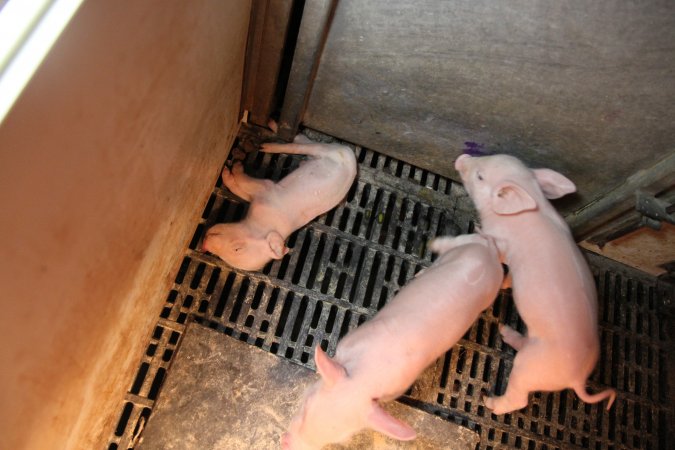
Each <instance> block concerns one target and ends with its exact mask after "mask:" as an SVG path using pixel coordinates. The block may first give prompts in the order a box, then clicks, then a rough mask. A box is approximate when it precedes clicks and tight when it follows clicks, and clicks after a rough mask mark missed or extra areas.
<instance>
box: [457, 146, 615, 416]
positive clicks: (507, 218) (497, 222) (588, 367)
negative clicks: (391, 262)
mask: <svg viewBox="0 0 675 450" xmlns="http://www.w3.org/2000/svg"><path fill="white" fill-rule="evenodd" d="M455 168H456V169H457V171H458V172H459V173H460V176H461V177H462V181H463V182H464V186H465V187H466V190H467V191H468V193H469V195H470V196H471V198H472V200H473V202H474V203H475V205H476V208H477V209H478V212H479V214H480V218H481V227H482V229H483V232H484V233H485V234H487V235H489V236H492V237H493V238H494V239H495V242H496V244H497V247H498V248H499V252H500V255H501V257H502V260H503V261H504V262H505V263H506V264H507V265H508V266H509V269H510V276H511V286H512V288H513V298H514V301H515V304H516V308H517V309H518V312H519V313H520V316H521V317H522V319H523V321H524V322H525V324H526V325H527V336H522V335H521V334H520V333H518V332H517V331H515V330H513V329H512V328H510V327H508V326H506V325H502V326H500V332H501V334H502V338H503V340H504V342H506V343H507V344H509V345H510V346H512V347H513V348H514V349H516V350H517V351H518V353H517V355H516V357H515V360H514V363H513V369H512V370H511V374H510V376H509V382H508V386H507V388H506V392H505V393H504V395H502V396H499V397H489V398H486V399H485V405H486V406H487V407H488V408H490V409H492V411H493V413H495V414H503V413H507V412H510V411H514V410H517V409H520V408H523V407H525V406H526V405H527V401H528V393H529V392H533V391H558V390H562V389H566V388H572V389H574V391H575V392H576V394H577V395H578V396H579V398H581V399H582V400H583V401H585V402H587V403H594V402H599V401H601V400H604V399H606V398H609V402H608V404H607V408H608V409H609V408H610V407H611V405H612V402H613V401H614V398H615V397H616V393H615V391H614V390H613V389H607V390H604V391H602V392H600V393H597V394H595V395H590V394H588V393H587V392H586V380H587V379H588V377H589V375H590V374H591V372H592V371H593V368H594V367H595V364H596V362H597V360H598V356H599V347H600V346H599V340H598V324H597V322H598V312H597V309H598V307H597V299H596V287H595V283H594V281H593V277H592V275H591V272H590V270H589V268H588V265H587V263H586V261H585V260H584V257H583V255H582V254H581V252H580V251H579V248H578V247H577V245H576V243H575V242H574V239H573V238H572V234H571V233H570V231H569V227H568V226H567V224H566V223H565V221H564V220H563V218H562V217H561V216H560V215H559V214H558V213H557V212H556V211H555V209H554V208H553V206H552V205H551V204H550V203H549V202H548V200H546V199H547V198H558V197H561V196H563V195H565V194H568V193H571V192H574V191H575V190H576V187H575V186H574V184H573V183H572V182H571V181H570V180H568V179H567V178H565V177H564V176H563V175H561V174H559V173H557V172H554V171H553V170H550V169H534V170H530V169H528V168H527V167H526V166H525V165H524V164H523V163H522V162H520V161H519V160H518V159H517V158H514V157H512V156H508V155H492V156H483V157H471V156H469V155H461V156H460V157H459V158H458V159H457V161H456V162H455Z"/></svg>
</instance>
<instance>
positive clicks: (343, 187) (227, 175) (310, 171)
mask: <svg viewBox="0 0 675 450" xmlns="http://www.w3.org/2000/svg"><path fill="white" fill-rule="evenodd" d="M262 151H264V152H267V153H289V154H302V155H308V156H309V159H307V160H305V161H303V162H302V163H301V164H300V167H298V168H297V169H296V170H294V171H293V172H291V173H290V174H288V175H287V176H286V177H284V178H283V179H282V180H281V181H279V182H278V183H275V182H273V181H271V180H263V179H256V178H252V177H249V176H248V175H246V174H245V173H244V168H243V166H242V164H241V162H237V163H236V164H235V165H234V166H233V167H232V171H230V170H229V169H228V168H227V167H225V168H224V169H223V173H222V178H223V183H224V184H225V186H226V187H227V188H228V189H229V190H230V191H231V192H232V193H234V194H235V195H237V196H238V197H241V198H242V199H243V200H245V201H248V202H250V206H249V209H248V212H247V214H246V217H245V218H244V220H242V221H240V222H236V223H221V224H217V225H214V226H213V227H211V228H209V230H208V231H207V232H206V236H205V238H204V241H203V243H202V250H203V251H208V252H211V253H213V254H215V255H217V256H218V257H220V258H221V259H222V260H223V261H225V262H226V263H227V264H229V265H230V266H232V267H236V268H239V269H243V270H257V269H260V268H262V267H263V266H264V265H265V264H266V263H268V262H269V261H270V260H272V259H280V258H282V257H283V256H284V255H285V254H286V253H287V252H288V249H287V248H286V245H285V241H286V238H288V236H289V235H290V234H291V233H293V232H294V231H295V230H297V229H298V228H300V227H302V226H304V225H306V224H307V223H308V222H310V221H311V220H312V219H314V218H315V217H317V216H319V215H321V214H323V213H325V212H326V211H328V210H330V209H332V208H333V207H335V206H336V205H337V204H338V203H340V202H341V201H342V200H343V199H344V198H345V196H346V195H347V192H348V191H349V188H350V187H351V185H352V183H353V182H354V178H355V177H356V157H355V156H354V152H353V151H352V150H351V149H350V148H349V147H347V146H344V145H339V144H321V143H316V142H312V141H311V140H309V139H308V138H306V137H305V136H303V135H298V136H296V138H295V140H294V142H293V143H292V144H273V143H267V144H263V146H262Z"/></svg>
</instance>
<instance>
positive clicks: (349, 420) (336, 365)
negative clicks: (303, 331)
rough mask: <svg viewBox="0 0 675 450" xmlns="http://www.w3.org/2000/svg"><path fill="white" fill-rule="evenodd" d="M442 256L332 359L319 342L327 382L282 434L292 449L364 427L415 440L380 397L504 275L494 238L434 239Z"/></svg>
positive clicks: (430, 354) (455, 336)
mask: <svg viewBox="0 0 675 450" xmlns="http://www.w3.org/2000/svg"><path fill="white" fill-rule="evenodd" d="M431 249H432V250H433V251H434V252H437V253H441V256H440V257H439V258H438V259H437V260H436V261H435V262H434V264H432V265H431V266H430V267H429V268H427V269H425V270H424V271H423V272H422V273H419V274H418V275H417V276H416V277H415V278H414V279H413V280H412V281H411V282H410V283H408V284H407V285H406V286H405V287H403V288H402V289H401V290H400V292H399V293H398V294H397V295H396V296H395V297H394V298H393V299H392V300H391V301H390V302H389V303H388V304H387V305H386V306H385V307H384V308H382V310H380V311H379V312H378V313H377V314H376V315H375V317H374V318H373V319H372V320H370V321H368V322H366V323H365V324H363V325H362V326H360V327H358V328H357V329H355V330H354V331H352V332H350V333H349V334H347V336H345V337H344V339H342V340H341V341H340V342H339V343H338V346H337V350H336V353H335V357H334V358H333V359H331V358H329V357H328V356H327V355H326V353H324V352H323V351H322V350H321V347H316V351H315V353H314V360H315V362H316V367H317V371H318V372H319V374H320V375H321V379H320V380H319V381H317V382H316V384H315V385H313V386H312V387H310V388H309V389H308V390H307V393H306V394H305V399H304V403H303V406H302V410H301V411H300V412H299V413H298V414H297V415H296V417H295V418H294V419H293V420H292V422H291V425H290V428H289V431H288V432H287V433H286V434H284V435H283V437H282V447H283V449H285V450H290V449H293V450H299V449H300V450H308V449H319V448H321V447H322V446H324V445H326V444H329V443H334V442H342V441H344V440H346V439H348V438H349V437H350V436H351V435H353V434H354V433H356V432H358V431H359V430H361V429H364V428H372V429H374V430H376V431H379V432H381V433H384V434H386V435H388V436H390V437H392V438H395V439H399V440H411V439H414V438H415V436H416V434H415V430H413V429H412V428H411V427H410V426H409V425H407V424H405V423H403V422H401V421H399V420H397V419H395V418H394V417H392V416H390V415H389V414H387V413H386V412H385V411H384V409H383V408H382V407H381V406H380V404H379V402H388V401H391V400H394V399H395V398H397V397H399V396H400V395H402V394H403V393H404V392H405V391H406V389H408V387H410V385H411V384H412V383H413V382H414V381H415V379H416V378H417V377H418V376H419V374H420V373H421V372H422V371H423V370H424V369H425V368H426V367H427V366H429V365H430V364H431V363H432V362H434V361H435V360H436V359H437V358H438V357H439V356H441V355H442V354H443V353H444V352H446V351H447V350H448V349H449V348H450V347H452V346H453V345H454V344H455V343H456V342H457V341H458V340H459V339H460V338H461V337H462V335H463V334H464V333H465V332H466V330H467V329H468V328H469V326H470V325H471V324H472V323H473V322H474V321H475V320H476V318H477V317H478V315H479V314H480V312H481V311H482V310H484V309H485V308H487V307H488V306H489V305H490V304H491V303H492V302H493V301H494V299H495V297H496V296H497V293H498V292H499V288H500V286H501V283H502V279H503V271H502V266H501V264H500V263H499V259H498V254H497V249H496V247H495V245H494V242H493V241H492V240H491V239H488V238H485V237H483V236H481V235H477V234H472V235H463V236H459V237H455V238H449V237H443V238H437V239H435V240H434V241H433V242H432V244H431Z"/></svg>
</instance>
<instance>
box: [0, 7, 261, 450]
mask: <svg viewBox="0 0 675 450" xmlns="http://www.w3.org/2000/svg"><path fill="white" fill-rule="evenodd" d="M249 15H250V2H249V1H247V0H240V1H236V2H231V1H218V0H211V1H208V0H204V1H196V2H180V1H169V2H167V1H143V2H137V1H131V0H128V1H114V2H110V1H104V0H89V1H87V2H85V3H84V4H83V6H82V7H81V8H80V10H79V11H78V13H77V14H76V15H75V17H74V18H73V21H72V22H71V24H70V25H69V26H68V27H67V28H66V30H65V32H64V34H63V35H62V36H61V38H60V39H59V41H58V42H57V43H56V45H55V47H54V48H53V50H52V51H51V53H50V54H49V56H48V57H47V59H46V60H45V61H44V63H43V64H42V66H41V67H40V68H39V70H38V71H37V73H36V75H35V76H34V78H33V79H32V81H31V82H30V84H29V85H28V87H27V89H26V90H25V91H24V93H23V94H22V96H21V97H20V98H19V101H18V103H17V104H16V105H15V106H14V108H13V110H12V111H11V112H10V114H9V116H8V117H7V119H6V120H5V121H4V123H2V124H1V125H0V205H2V209H1V210H0V286H1V287H2V294H1V296H0V311H2V317H3V325H2V332H1V333H2V346H0V390H1V391H0V392H1V394H0V448H13V449H18V448H29V449H46V448H78V449H79V448H102V447H103V445H104V442H103V441H104V439H106V438H107V437H108V435H109V433H110V430H112V429H113V425H114V423H115V422H116V421H117V419H118V414H119V410H118V408H119V405H120V403H121V400H122V398H121V396H122V395H123V394H124V392H125V391H126V390H127V389H128V388H129V386H128V385H127V384H128V383H129V380H130V379H131V376H132V374H133V372H134V371H135V369H136V367H135V366H136V364H137V362H138V358H139V357H140V355H141V353H142V352H143V351H144V349H143V348H141V346H142V345H143V343H144V342H146V339H147V337H148V335H149V334H150V333H151V331H152V329H151V328H152V324H153V323H154V321H155V320H156V318H157V315H158V313H159V309H160V308H161V305H162V304H163V302H164V300H165V299H164V298H163V295H164V294H162V292H166V288H167V286H168V285H169V283H170V282H171V278H172V275H173V274H174V273H175V270H176V269H177V268H176V267H173V264H174V262H175V261H177V260H179V257H178V255H179V254H180V252H181V251H182V247H183V246H184V245H185V244H186V243H187V241H188V240H189V238H190V237H191V232H192V230H193V229H194V223H195V221H196V220H197V218H198V215H199V213H200V212H201V211H202V208H203V206H204V203H205V201H206V198H207V196H208V193H209V192H210V190H211V187H212V185H213V182H214V180H215V178H216V177H217V176H218V172H219V168H220V165H221V164H222V162H223V160H224V159H225V157H226V154H227V151H228V149H229V148H230V144H231V142H232V140H233V139H234V136H235V133H236V130H237V127H238V119H239V117H238V112H239V101H240V96H241V83H242V73H243V60H244V51H245V44H246V36H247V27H248V20H249Z"/></svg>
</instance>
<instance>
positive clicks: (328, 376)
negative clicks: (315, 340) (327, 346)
mask: <svg viewBox="0 0 675 450" xmlns="http://www.w3.org/2000/svg"><path fill="white" fill-rule="evenodd" d="M314 362H315V363H316V370H317V372H319V375H321V378H322V379H323V381H324V383H326V385H328V386H333V385H334V384H335V383H337V382H338V381H340V380H341V379H342V378H344V377H346V376H347V371H345V368H344V367H342V366H341V365H340V364H338V363H336V362H335V361H333V360H332V359H330V357H329V356H328V355H327V354H326V352H324V351H323V350H321V347H319V346H318V345H317V346H316V350H314Z"/></svg>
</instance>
